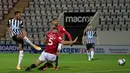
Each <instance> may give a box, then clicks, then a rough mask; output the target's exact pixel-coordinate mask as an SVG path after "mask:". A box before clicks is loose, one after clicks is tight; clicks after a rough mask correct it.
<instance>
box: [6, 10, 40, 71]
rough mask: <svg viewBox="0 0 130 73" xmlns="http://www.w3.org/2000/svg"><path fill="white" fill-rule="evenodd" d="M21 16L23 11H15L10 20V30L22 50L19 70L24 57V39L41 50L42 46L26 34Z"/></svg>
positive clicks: (18, 65)
mask: <svg viewBox="0 0 130 73" xmlns="http://www.w3.org/2000/svg"><path fill="white" fill-rule="evenodd" d="M20 17H21V12H20V11H16V12H15V13H14V17H13V18H11V19H9V20H8V32H9V34H10V36H11V38H12V39H13V40H14V41H15V42H16V43H17V44H18V48H19V50H20V51H19V59H18V64H17V69H18V70H19V69H21V67H20V64H21V61H22V59H23V44H24V41H26V42H27V43H28V44H30V45H31V46H32V47H33V48H35V49H36V50H41V47H39V46H36V45H34V44H33V43H32V42H31V41H30V40H29V39H28V37H27V36H26V32H25V29H24V26H23V22H22V20H21V19H20Z"/></svg>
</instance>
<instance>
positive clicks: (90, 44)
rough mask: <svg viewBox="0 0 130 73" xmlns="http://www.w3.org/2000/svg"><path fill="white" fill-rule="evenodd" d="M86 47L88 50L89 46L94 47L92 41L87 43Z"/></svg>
mask: <svg viewBox="0 0 130 73" xmlns="http://www.w3.org/2000/svg"><path fill="white" fill-rule="evenodd" d="M86 48H87V50H90V49H91V48H95V44H94V43H88V44H86Z"/></svg>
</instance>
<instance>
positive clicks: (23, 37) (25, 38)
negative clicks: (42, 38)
mask: <svg viewBox="0 0 130 73" xmlns="http://www.w3.org/2000/svg"><path fill="white" fill-rule="evenodd" d="M17 37H18V38H22V39H24V40H25V41H26V42H27V43H28V44H29V45H31V46H33V47H34V48H35V49H36V50H41V47H39V46H36V45H34V44H33V43H32V42H31V41H30V40H29V38H28V37H27V36H26V35H25V34H19V35H18V36H17Z"/></svg>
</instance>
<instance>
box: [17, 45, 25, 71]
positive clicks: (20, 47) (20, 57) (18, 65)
mask: <svg viewBox="0 0 130 73" xmlns="http://www.w3.org/2000/svg"><path fill="white" fill-rule="evenodd" d="M18 47H19V49H20V50H19V57H18V64H17V69H18V70H19V69H21V67H20V66H21V62H22V59H23V56H24V54H23V47H22V44H18Z"/></svg>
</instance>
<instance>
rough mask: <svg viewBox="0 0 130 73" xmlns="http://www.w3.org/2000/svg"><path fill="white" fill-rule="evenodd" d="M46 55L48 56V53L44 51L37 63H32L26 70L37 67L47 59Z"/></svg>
mask: <svg viewBox="0 0 130 73" xmlns="http://www.w3.org/2000/svg"><path fill="white" fill-rule="evenodd" d="M45 56H46V53H45V52H42V53H41V55H40V57H39V59H38V60H37V61H36V63H35V64H31V65H30V66H29V67H28V68H26V69H25V71H30V70H31V69H33V68H36V67H37V66H39V65H40V64H41V63H43V62H45V61H46V58H45Z"/></svg>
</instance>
